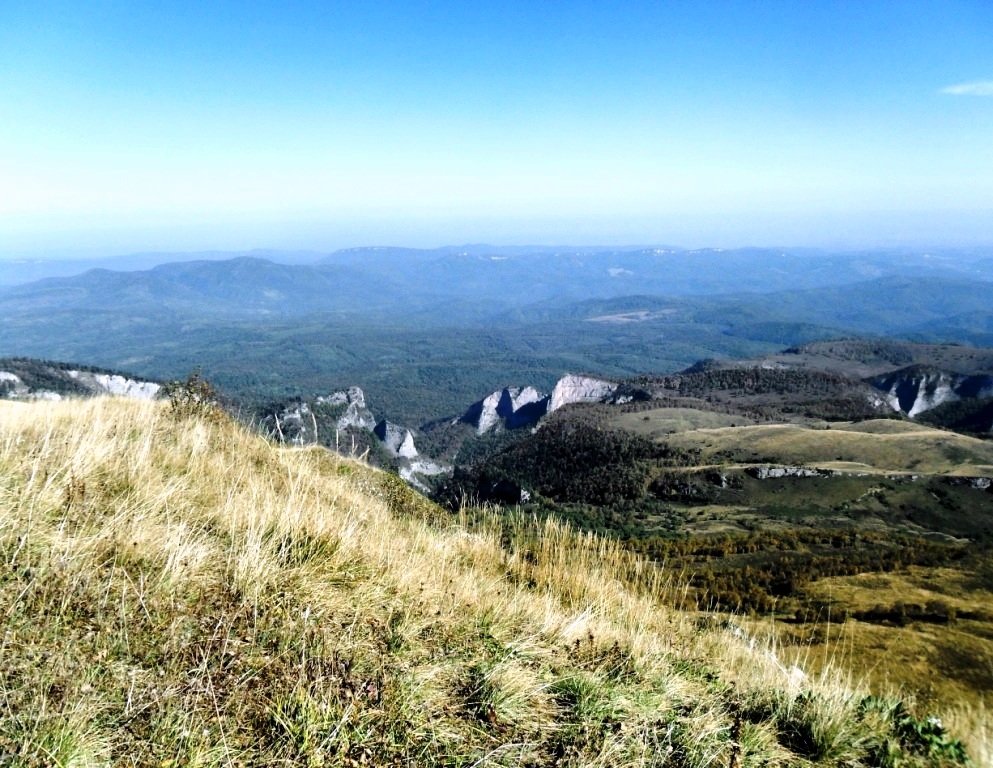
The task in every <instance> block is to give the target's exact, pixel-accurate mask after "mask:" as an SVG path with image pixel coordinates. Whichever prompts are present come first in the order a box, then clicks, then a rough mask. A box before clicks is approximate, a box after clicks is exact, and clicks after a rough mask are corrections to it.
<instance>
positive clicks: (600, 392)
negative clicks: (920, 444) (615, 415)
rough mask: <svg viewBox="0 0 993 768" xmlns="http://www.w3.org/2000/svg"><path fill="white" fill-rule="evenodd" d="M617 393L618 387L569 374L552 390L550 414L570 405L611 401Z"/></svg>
mask: <svg viewBox="0 0 993 768" xmlns="http://www.w3.org/2000/svg"><path fill="white" fill-rule="evenodd" d="M616 391H617V385H616V384H614V383H612V382H609V381H604V380H602V379H594V378H591V377H588V376H574V375H572V374H569V375H567V376H563V377H562V378H561V379H559V381H558V383H557V384H556V385H555V389H553V390H552V395H551V398H550V399H549V403H548V412H549V413H552V412H553V411H557V410H558V409H559V408H561V407H562V406H563V405H569V404H570V403H597V402H602V401H604V400H607V399H609V398H610V397H611V396H612V395H613V394H614V392H616Z"/></svg>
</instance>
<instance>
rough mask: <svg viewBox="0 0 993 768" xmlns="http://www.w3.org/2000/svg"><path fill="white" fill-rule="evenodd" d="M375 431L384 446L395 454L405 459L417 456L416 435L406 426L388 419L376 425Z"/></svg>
mask: <svg viewBox="0 0 993 768" xmlns="http://www.w3.org/2000/svg"><path fill="white" fill-rule="evenodd" d="M373 433H374V434H375V435H376V437H378V438H379V439H380V441H382V443H383V447H385V448H386V450H387V451H389V452H390V454H392V455H393V456H396V457H397V458H403V459H415V458H417V455H418V454H417V448H415V447H414V436H413V435H412V434H411V433H410V430H409V429H407V428H406V427H401V426H400V425H399V424H394V423H392V422H389V421H386V420H385V419H384V420H383V421H381V422H379V423H378V424H377V425H376V428H375V429H374V430H373Z"/></svg>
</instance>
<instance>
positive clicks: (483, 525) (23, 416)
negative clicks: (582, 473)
mask: <svg viewBox="0 0 993 768" xmlns="http://www.w3.org/2000/svg"><path fill="white" fill-rule="evenodd" d="M0 556H2V560H3V564H4V568H3V569H2V570H0V604H2V605H3V606H4V607H5V609H4V612H3V615H2V619H0V621H2V622H3V626H2V628H0V637H2V638H3V641H2V644H0V688H2V691H3V702H4V703H3V708H4V709H3V716H2V717H0V756H2V757H3V759H4V761H6V762H9V763H10V764H12V765H17V766H50V765H60V766H70V765H72V766H103V765H112V764H113V765H120V764H132V765H157V766H179V765H211V766H214V765H236V764H237V765H251V766H262V765H275V764H290V765H313V766H316V765H341V766H356V765H446V766H456V765H466V766H468V765H508V766H509V765H514V766H517V765H528V766H539V765H577V766H578V765H597V766H632V765H634V766H649V765H652V766H656V765H663V764H665V765H670V764H671V765H677V766H686V767H690V766H696V767H698V768H703V766H732V767H740V766H747V765H770V766H779V765H782V766H785V765H807V764H815V765H851V766H856V765H907V766H947V765H956V764H964V762H965V753H964V747H963V745H962V743H960V742H959V741H957V740H956V739H954V738H953V737H952V736H951V735H949V732H948V730H946V725H948V724H947V723H945V724H943V723H942V722H940V721H939V720H937V719H935V718H928V717H926V716H925V715H924V714H922V713H915V712H913V711H912V709H911V708H910V707H908V706H907V705H905V704H904V703H903V702H901V701H900V700H898V699H892V698H880V697H876V696H871V695H869V694H868V692H866V691H860V690H858V689H856V688H853V687H850V686H849V685H847V684H844V683H842V682H841V681H839V680H838V679H835V678H834V677H832V676H831V675H829V674H826V675H819V676H817V677H816V678H811V677H808V676H806V675H804V674H803V671H802V670H799V669H796V668H791V667H790V668H788V667H786V666H785V665H783V664H782V663H781V662H780V660H779V659H778V658H777V656H776V654H775V652H774V648H772V647H769V646H766V645H765V644H764V643H763V642H762V641H761V640H760V639H756V638H754V637H750V636H749V635H748V634H747V633H746V632H745V630H744V629H742V628H741V627H740V626H738V625H736V624H732V623H730V622H728V621H727V620H725V619H721V618H720V617H718V616H715V615H707V614H698V613H692V612H686V611H682V610H678V609H677V608H676V607H674V603H673V593H672V592H671V591H670V590H669V589H668V588H667V586H666V585H667V580H666V578H665V574H664V572H662V571H661V569H659V568H656V567H655V566H652V565H649V564H647V563H644V562H642V561H639V560H638V559H636V558H635V557H634V556H632V555H629V554H627V553H625V552H624V551H623V550H622V549H620V548H619V547H618V546H617V545H615V544H613V543H610V542H608V541H605V540H603V539H600V538H597V537H595V536H592V535H579V534H576V533H574V532H572V531H571V530H569V529H568V528H567V527H565V526H563V525H561V524H559V523H556V522H554V521H550V522H543V523H538V522H535V521H533V520H528V519H524V518H515V517H504V518H498V517H495V516H492V515H488V514H487V513H485V512H484V511H480V510H466V511H465V513H464V514H463V515H462V516H461V517H460V518H455V517H453V516H451V515H448V514H446V513H444V512H442V511H441V510H440V509H439V508H437V507H435V506H434V505H432V504H431V503H429V502H427V501H426V500H425V499H423V497H421V496H419V495H418V494H416V493H415V492H414V491H412V490H411V489H409V488H408V487H407V486H406V485H405V484H403V483H402V482H401V481H400V480H399V479H398V478H396V477H395V476H391V475H388V474H386V473H382V472H379V471H376V470H373V469H370V468H369V467H367V466H365V465H363V464H360V463H358V462H356V461H354V460H349V459H345V458H342V457H339V456H336V455H334V454H332V453H331V452H329V451H326V450H324V449H321V448H318V447H313V446H301V447H286V446H280V445H275V444H273V443H271V442H268V441H267V440H265V439H263V438H261V437H259V436H257V435H256V434H254V433H252V432H250V431H248V430H247V429H245V428H244V427H241V426H239V425H237V424H235V423H234V422H232V421H231V420H229V419H228V418H227V417H225V416H224V415H222V414H220V413H218V412H216V411H214V410H213V409H210V408H196V409H192V410H188V411H186V412H185V413H179V412H173V411H170V408H169V404H168V403H164V402H150V401H135V400H127V401H126V400H122V399H111V398H101V399H95V400H81V401H63V402H35V403H18V402H0ZM973 725H975V722H974V723H973ZM960 727H961V729H962V732H963V733H967V734H970V737H971V738H973V742H974V743H973V744H970V746H969V748H970V749H972V750H973V753H974V755H975V756H976V759H979V760H982V759H984V758H985V757H988V756H989V753H988V752H983V751H982V750H984V749H985V748H986V747H985V745H984V743H983V742H982V739H981V736H976V734H977V733H979V730H978V729H977V728H974V727H972V726H970V725H969V724H968V723H967V722H965V721H960Z"/></svg>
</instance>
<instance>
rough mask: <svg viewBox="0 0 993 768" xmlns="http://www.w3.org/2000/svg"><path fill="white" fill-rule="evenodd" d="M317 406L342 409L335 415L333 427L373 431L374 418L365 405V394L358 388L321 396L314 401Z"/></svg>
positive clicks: (374, 425) (374, 426)
mask: <svg viewBox="0 0 993 768" xmlns="http://www.w3.org/2000/svg"><path fill="white" fill-rule="evenodd" d="M316 402H317V404H319V405H327V406H330V407H331V408H332V409H337V408H342V409H343V410H342V412H341V413H340V414H336V418H335V426H336V427H337V428H338V429H348V428H349V427H355V428H358V429H375V428H376V417H375V416H373V415H372V411H370V410H369V408H368V407H367V406H366V404H365V392H363V391H362V389H361V388H360V387H349V388H348V389H345V390H342V391H340V392H332V393H331V394H330V395H322V396H321V397H318V398H317V400H316Z"/></svg>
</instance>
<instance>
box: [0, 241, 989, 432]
mask: <svg viewBox="0 0 993 768" xmlns="http://www.w3.org/2000/svg"><path fill="white" fill-rule="evenodd" d="M217 255H218V254H208V256H210V258H206V259H198V260H193V261H177V262H173V263H168V264H159V265H157V266H154V267H152V268H150V269H141V270H136V271H114V270H108V269H94V270H90V271H87V272H84V273H83V274H79V275H74V276H62V277H48V278H45V279H43V280H38V281H34V282H29V283H22V284H19V285H8V286H5V287H0V317H2V318H3V322H2V324H0V354H6V355H30V356H35V357H46V358H56V359H70V360H87V361H89V362H92V363H94V364H99V365H103V366H106V367H109V368H124V369H127V370H133V371H135V372H136V374H139V375H141V376H147V377H151V378H159V379H166V378H179V377H182V376H184V375H185V374H186V373H187V372H188V371H189V370H191V369H192V368H194V367H197V366H200V367H202V368H203V371H204V373H205V375H207V376H208V377H209V378H211V379H212V380H214V381H215V382H216V383H217V384H219V385H220V386H221V387H222V388H223V389H225V390H226V391H228V392H229V393H231V394H234V395H236V396H239V397H242V398H249V399H252V398H255V399H259V400H271V399H272V398H273V397H284V396H291V395H293V396H309V395H312V394H316V393H320V392H327V391H332V390H333V389H338V388H341V387H346V386H352V385H359V386H362V387H363V389H365V390H366V391H367V392H368V393H369V394H370V396H371V397H372V398H373V399H374V400H375V401H376V402H377V403H380V404H382V408H383V415H384V417H385V418H388V419H390V420H391V421H395V422H398V423H403V424H418V423H423V422H426V421H429V420H431V419H435V418H439V417H441V416H444V415H446V414H449V413H451V412H452V411H453V410H455V409H456V408H458V407H462V405H463V404H464V403H466V402H471V401H472V400H473V399H476V398H478V396H479V393H480V392H487V391H494V390H498V389H501V388H502V387H505V386H509V385H512V384H513V383H514V382H516V381H522V380H524V381H527V382H529V383H530V384H531V385H532V386H534V387H537V388H539V389H541V390H543V391H550V390H551V388H552V387H553V386H554V384H555V382H556V381H558V379H559V378H560V377H561V376H562V375H563V374H565V373H567V372H570V371H571V372H583V373H588V374H591V375H595V376H600V377H606V378H614V379H617V378H623V377H627V376H631V375H635V374H639V373H667V372H672V371H677V370H680V369H682V368H685V367H686V366H688V365H690V364H692V363H693V362H695V361H696V360H699V359H701V358H708V357H717V358H724V359H728V358H738V357H755V356H761V355H765V354H771V353H774V352H776V351H777V350H779V349H782V348H783V347H786V346H791V345H798V344H803V343H807V342H811V341H818V340H824V339H831V338H839V337H845V336H853V335H859V336H872V337H898V338H905V339H909V340H914V341H922V342H928V341H930V342H946V341H953V342H959V343H968V344H973V345H980V346H982V345H993V305H991V304H990V302H989V296H990V295H991V288H993V249H990V250H985V251H984V250H981V249H972V250H954V251H953V250H949V251H940V252H933V253H909V252H906V251H901V250H892V251H873V252H863V253H842V254H832V253H823V252H818V251H811V250H796V249H792V250H791V249H758V248H750V249H739V250H726V251H724V250H717V249H710V250H693V251H691V250H684V249H678V248H641V247H638V248H627V249H621V248H571V247H570V248H565V247H563V248H551V247H536V248H528V247H493V246H485V245H473V246H454V247H447V248H440V249H434V250H416V249H404V248H357V249H350V250H345V251H339V252H336V253H334V254H330V255H326V256H320V255H318V254H295V255H289V256H288V255H286V254H283V255H281V256H280V258H283V259H284V261H286V262H289V261H292V260H293V258H296V259H297V260H309V263H279V262H277V261H274V260H271V259H267V258H260V257H259V256H257V255H241V256H238V257H237V258H232V259H220V258H213V257H214V256H217ZM141 259H154V257H152V256H143V257H140V258H139V257H135V260H134V261H132V262H131V263H132V264H137V263H141Z"/></svg>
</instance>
